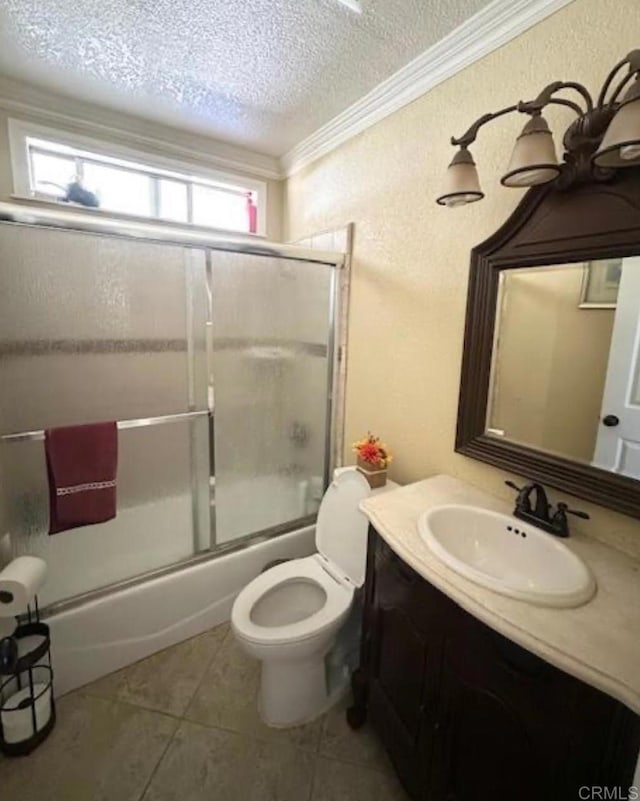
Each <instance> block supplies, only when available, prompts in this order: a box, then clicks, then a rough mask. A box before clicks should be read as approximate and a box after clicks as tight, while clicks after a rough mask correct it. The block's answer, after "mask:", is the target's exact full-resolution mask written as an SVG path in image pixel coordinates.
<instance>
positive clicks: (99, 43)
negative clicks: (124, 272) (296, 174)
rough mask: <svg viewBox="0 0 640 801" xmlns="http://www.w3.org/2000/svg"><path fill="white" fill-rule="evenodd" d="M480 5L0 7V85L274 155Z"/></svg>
mask: <svg viewBox="0 0 640 801" xmlns="http://www.w3.org/2000/svg"><path fill="white" fill-rule="evenodd" d="M485 5H487V0H362V6H363V13H362V14H361V15H359V14H354V13H353V12H351V11H349V10H348V9H347V8H345V6H343V5H341V4H340V3H339V2H338V1H337V0H0V74H5V75H7V76H9V77H13V78H18V79H22V80H26V81H30V82H32V83H36V84H39V85H41V86H45V87H48V88H50V89H52V90H55V91H58V92H62V93H64V94H67V95H71V96H73V97H76V98H78V99H81V100H88V101H92V102H96V103H100V104H102V105H106V106H109V107H111V108H115V109H117V110H121V111H123V112H130V113H135V114H137V115H139V116H144V117H149V118H151V119H154V120H157V121H159V122H164V123H167V124H170V125H174V126H176V125H177V126H180V127H183V128H187V129H190V130H194V131H198V132H200V133H207V134H209V135H211V136H214V137H216V138H219V139H222V140H225V141H229V142H233V143H235V144H239V145H244V146H246V147H250V148H251V149H253V150H256V151H258V152H263V153H268V154H271V155H276V156H279V155H282V154H283V153H284V152H285V151H287V150H288V149H289V148H290V147H291V146H293V145H294V144H296V143H297V142H299V141H300V140H301V139H303V138H304V137H305V136H308V135H309V134H310V133H312V132H313V131H314V130H316V129H317V128H318V127H320V126H321V125H322V124H324V123H326V122H328V121H329V120H330V119H331V118H333V117H334V116H335V115H336V114H338V113H339V112H341V111H343V110H344V109H345V108H347V107H348V106H349V105H351V104H352V103H353V102H355V101H356V100H358V99H359V98H360V97H362V96H363V95H364V94H366V93H367V92H368V91H369V90H371V89H373V87H374V86H376V85H377V84H378V83H380V81H382V80H384V79H385V78H387V77H389V76H390V75H391V74H392V73H393V72H395V71H396V70H398V69H399V68H400V67H402V66H403V65H405V64H406V63H408V62H409V61H411V60H412V59H413V58H415V57H416V56H417V55H418V54H419V53H421V52H422V51H423V50H425V49H426V48H427V47H429V46H430V45H432V44H434V43H435V42H437V41H438V40H439V39H441V38H442V37H443V36H444V35H445V34H447V33H449V32H450V31H452V30H453V29H454V28H455V27H457V26H458V25H459V24H460V23H461V22H463V21H464V20H465V19H467V18H468V17H470V16H471V15H472V14H474V13H475V12H476V11H478V10H479V9H480V8H482V7H483V6H485Z"/></svg>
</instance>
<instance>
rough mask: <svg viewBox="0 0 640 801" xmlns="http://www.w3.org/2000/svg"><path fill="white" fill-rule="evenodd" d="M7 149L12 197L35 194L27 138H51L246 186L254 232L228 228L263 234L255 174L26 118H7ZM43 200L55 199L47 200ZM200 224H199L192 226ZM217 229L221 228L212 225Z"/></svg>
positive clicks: (262, 195) (262, 190)
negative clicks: (253, 208)
mask: <svg viewBox="0 0 640 801" xmlns="http://www.w3.org/2000/svg"><path fill="white" fill-rule="evenodd" d="M8 131H9V150H10V153H11V170H12V173H13V194H14V197H16V198H20V199H29V200H33V199H34V198H37V197H38V195H36V194H35V193H34V191H33V190H32V188H31V176H30V159H29V150H28V144H27V140H28V138H35V139H44V140H48V141H51V142H55V143H57V144H60V145H66V146H67V147H72V148H76V149H78V150H86V151H89V152H92V153H95V154H96V155H100V156H105V157H106V158H114V159H124V160H127V161H133V162H137V163H138V164H141V165H144V166H146V167H149V168H150V169H151V170H153V169H157V170H162V171H167V172H174V173H180V174H181V175H184V176H187V177H190V178H193V179H194V180H195V181H198V179H201V180H203V181H204V182H215V183H218V184H222V185H223V186H224V185H227V186H231V187H242V188H243V189H247V190H250V191H251V192H254V193H255V195H256V205H257V207H258V213H257V226H256V227H257V230H256V233H255V234H250V233H247V232H244V231H237V230H235V229H225V230H232V232H233V233H235V234H238V235H246V236H259V237H264V236H266V220H267V184H266V183H265V182H264V181H258V180H256V179H255V178H247V177H246V176H244V175H239V174H237V173H232V172H223V171H221V170H214V169H210V168H208V167H203V166H200V165H198V166H196V165H194V164H191V163H189V162H186V161H181V160H180V159H174V158H168V157H166V156H160V155H157V154H155V153H148V152H146V151H143V150H137V149H135V148H131V147H128V146H125V145H120V144H117V143H114V142H109V141H106V140H104V139H95V138H93V137H90V136H85V135H84V134H78V133H72V132H70V131H66V130H62V129H59V128H51V127H49V126H46V125H40V124H38V123H35V122H29V121H27V120H18V119H11V118H10V119H9V120H8ZM45 202H47V203H49V202H54V203H56V202H57V201H55V200H47V201H45ZM59 205H61V206H64V207H65V208H69V206H68V204H66V203H60V204H59ZM74 208H75V207H74ZM91 211H93V212H95V213H99V214H100V213H101V214H105V215H108V216H122V217H130V218H132V219H136V220H149V221H151V222H154V223H162V222H166V223H167V224H170V225H186V226H189V227H191V226H193V225H194V224H193V223H189V222H184V223H177V222H175V221H174V220H164V221H163V220H162V219H159V218H158V217H140V216H137V215H127V214H121V213H120V212H111V211H109V210H108V209H91ZM196 227H199V228H201V227H203V226H199V225H198V226H196ZM216 230H221V229H216Z"/></svg>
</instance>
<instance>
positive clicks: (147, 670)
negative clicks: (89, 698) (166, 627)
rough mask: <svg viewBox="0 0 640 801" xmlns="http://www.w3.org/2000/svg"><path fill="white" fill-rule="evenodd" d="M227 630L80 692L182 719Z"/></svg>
mask: <svg viewBox="0 0 640 801" xmlns="http://www.w3.org/2000/svg"><path fill="white" fill-rule="evenodd" d="M228 630H229V628H228V625H227V624H224V625H222V626H217V627H216V628H215V629H212V630H211V631H207V632H205V633H204V634H201V635H199V636H198V637H193V638H192V639H190V640H185V641H184V642H181V643H178V644H177V645H174V646H172V647H171V648H166V649H165V650H164V651H159V652H158V653H157V654H153V655H152V656H150V657H148V658H147V659H143V660H142V661H140V662H136V663H135V664H133V665H129V666H127V667H125V668H123V669H122V670H118V671H117V672H116V673H111V674H110V675H109V676H105V677H104V678H102V679H98V681H95V682H93V683H92V684H88V685H87V686H86V687H83V688H82V690H81V692H82V693H85V694H88V695H98V696H100V697H103V698H117V699H119V700H121V701H127V702H128V703H131V704H138V705H139V706H143V707H145V708H147V709H155V710H157V711H158V712H166V713H167V714H170V715H177V716H181V715H182V714H183V713H184V711H185V709H186V708H187V705H188V703H189V701H191V699H192V698H193V695H194V693H195V691H196V689H197V687H198V684H199V683H200V681H201V680H202V677H203V676H204V674H205V671H206V669H207V667H208V665H209V663H210V662H211V659H212V658H213V657H214V655H215V654H216V652H217V651H218V649H219V648H220V646H221V644H222V641H223V640H224V638H225V636H226V635H227V632H228Z"/></svg>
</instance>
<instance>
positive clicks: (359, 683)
mask: <svg viewBox="0 0 640 801" xmlns="http://www.w3.org/2000/svg"><path fill="white" fill-rule="evenodd" d="M353 692H354V706H353V707H352V708H351V709H350V710H349V713H348V718H349V722H350V724H351V725H352V726H354V727H357V726H359V725H361V724H362V723H363V722H364V720H365V719H367V720H369V722H370V723H371V725H372V726H373V728H374V729H375V731H376V732H377V734H378V736H379V737H380V739H381V740H382V742H383V743H384V745H385V747H386V749H387V751H388V753H389V755H390V757H391V759H392V761H393V763H394V765H395V768H396V770H397V773H398V775H399V777H400V779H401V781H402V782H403V784H404V786H405V788H406V790H407V792H408V793H409V795H410V796H411V797H412V798H413V799H415V801H513V799H516V798H517V799H518V801H572V800H573V799H578V798H580V795H579V790H580V788H581V787H591V786H605V787H620V788H628V787H629V786H630V785H631V782H632V778H633V771H634V768H635V762H636V758H637V755H638V749H639V748H640V722H639V719H638V717H637V716H636V715H635V714H633V713H632V712H631V711H629V710H628V709H627V708H626V707H625V706H624V705H622V704H620V703H619V702H617V701H615V700H613V699H612V698H610V697H609V696H607V695H605V694H604V693H601V692H599V691H597V690H595V689H593V688H592V687H590V686H588V685H586V684H584V683H583V682H581V681H578V680H577V679H575V678H573V677H571V676H569V675H567V674H566V673H564V672H563V671H561V670H558V669H557V668H555V667H553V666H552V665H550V664H548V663H547V662H545V661H544V660H543V659H540V658H539V657H537V656H535V655H534V654H532V653H530V652H529V651H527V650H525V649H523V648H521V647H520V646H518V645H516V644H515V643H513V642H511V641H510V640H508V639H506V638H505V637H503V636H501V635H500V634H498V633H497V632H495V631H493V630H492V629H490V628H489V627H487V626H485V625H484V624H482V623H481V622H480V621H478V620H477V619H476V618H474V617H473V616H471V615H469V614H468V613H466V612H465V611H464V610H462V609H461V608H460V607H459V606H457V604H455V603H454V602H453V601H451V600H450V599H449V598H448V597H447V596H445V595H444V594H443V593H441V592H440V591H439V590H437V589H436V588H435V587H433V586H432V585H431V584H429V583H428V582H427V581H425V580H424V579H423V578H422V577H421V576H419V575H418V574H417V573H415V571H413V570H412V569H411V568H410V567H408V566H407V565H406V564H405V563H404V562H402V560H401V559H399V557H397V556H396V555H395V553H394V552H393V551H392V550H391V549H390V548H389V547H388V546H387V545H386V544H385V542H384V541H383V540H382V539H381V538H380V537H379V536H378V535H377V534H376V532H375V531H374V529H370V533H369V552H368V557H367V581H366V584H365V604H364V621H363V641H362V656H361V665H360V668H359V669H358V670H357V671H356V673H355V674H354V676H353ZM625 792H626V789H625ZM583 793H584V791H583ZM618 797H620V796H618ZM622 797H625V796H622Z"/></svg>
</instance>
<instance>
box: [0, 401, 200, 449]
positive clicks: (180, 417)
mask: <svg viewBox="0 0 640 801" xmlns="http://www.w3.org/2000/svg"><path fill="white" fill-rule="evenodd" d="M207 415H209V410H208V409H203V410H201V411H195V412H180V413H178V414H166V415H164V416H162V417H141V418H140V419H138V420H119V421H118V422H117V424H116V425H117V426H118V429H119V430H122V429H125V428H142V427H144V426H159V425H164V424H165V423H180V422H182V421H184V420H195V419H196V418H198V417H205V416H207ZM43 439H44V431H42V430H40V431H21V432H20V433H18V434H3V435H2V436H0V441H2V442H33V441H37V440H43Z"/></svg>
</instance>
